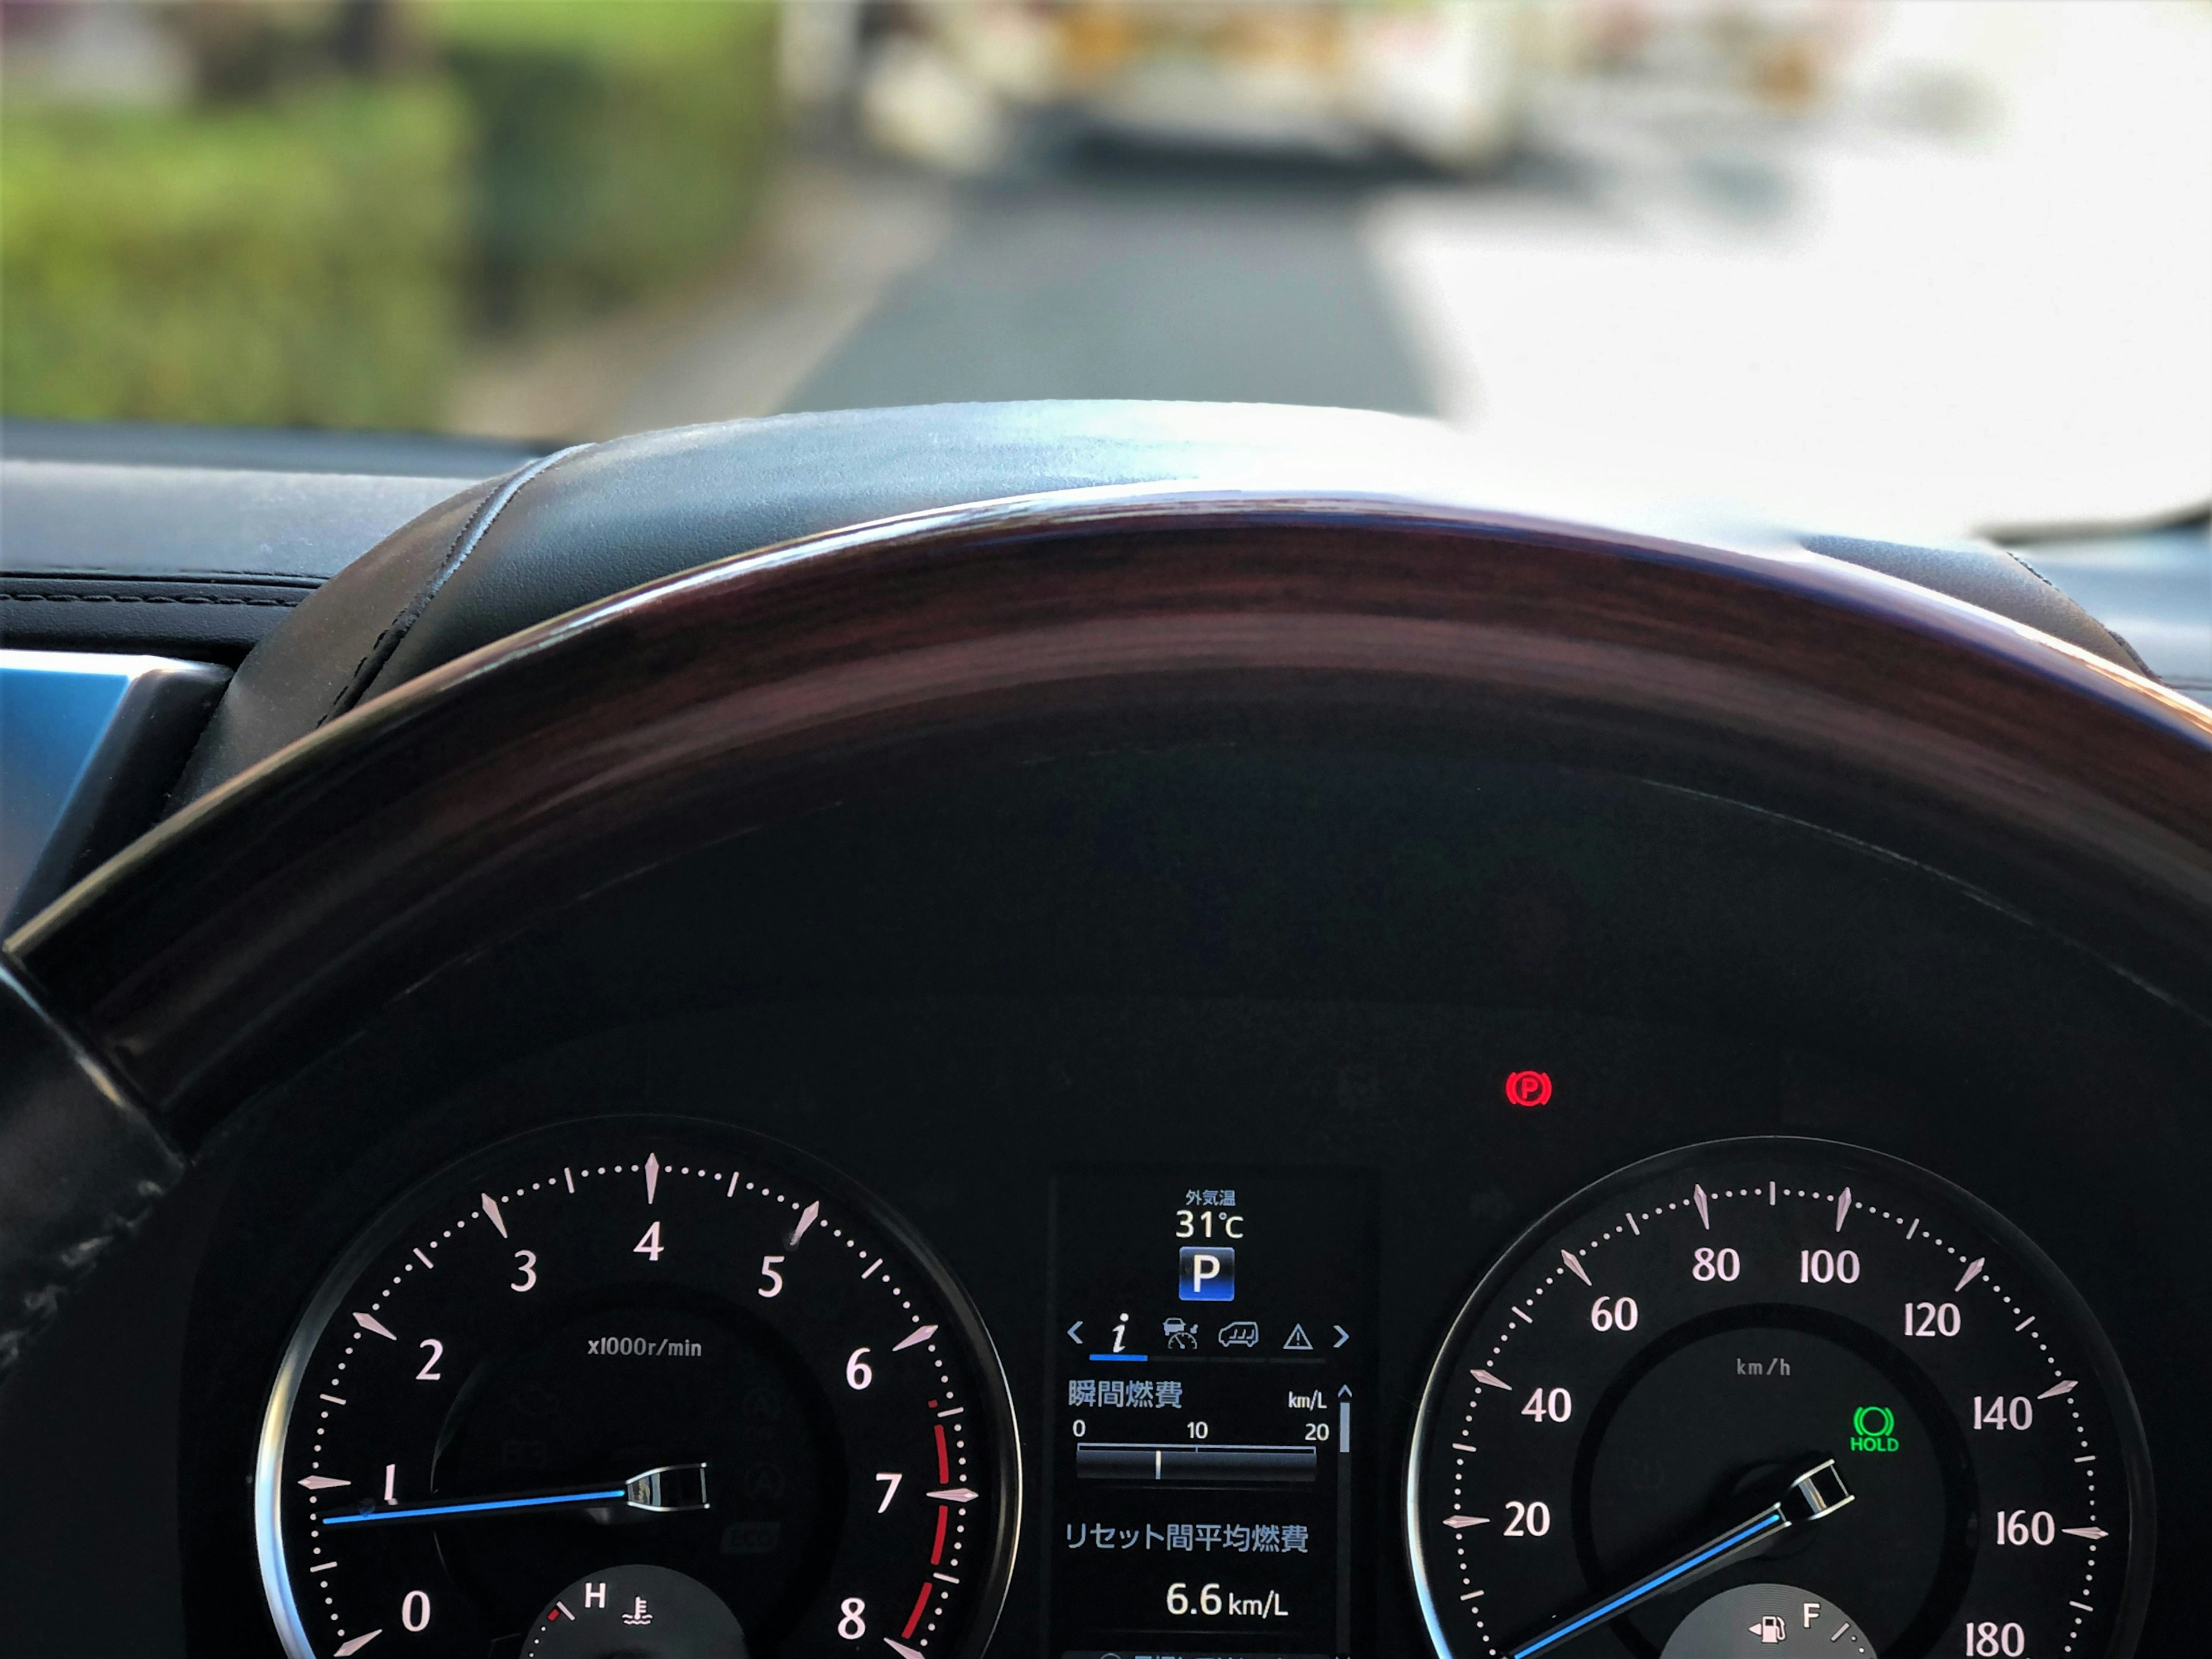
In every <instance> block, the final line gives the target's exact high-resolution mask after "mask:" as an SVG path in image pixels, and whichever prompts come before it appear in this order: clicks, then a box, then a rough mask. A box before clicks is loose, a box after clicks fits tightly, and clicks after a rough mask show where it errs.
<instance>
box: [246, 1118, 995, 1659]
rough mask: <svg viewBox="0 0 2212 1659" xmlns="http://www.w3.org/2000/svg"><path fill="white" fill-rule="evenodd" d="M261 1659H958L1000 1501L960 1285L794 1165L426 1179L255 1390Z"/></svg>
mask: <svg viewBox="0 0 2212 1659" xmlns="http://www.w3.org/2000/svg"><path fill="white" fill-rule="evenodd" d="M255 1503H256V1520H257V1535H258V1544H259V1548H260V1554H261V1566H262V1578H263V1583H264V1588H265V1589H266V1591H267V1593H268V1596H269V1601H270V1609H271V1612H272V1613H273V1614H274V1616H275V1619H276V1626H277V1629H278V1632H279V1634H280V1636H281V1637H282V1638H283V1643H284V1645H285V1649H286V1651H287V1652H288V1653H289V1654H290V1655H291V1656H292V1659H352V1656H354V1655H356V1654H360V1655H364V1656H367V1659H392V1656H403V1655H408V1654H418V1655H432V1654H435V1655H456V1656H466V1659H482V1656H483V1655H485V1654H487V1653H489V1652H500V1653H507V1652H520V1653H528V1654H533V1655H544V1656H553V1655H562V1656H574V1659H584V1656H592V1655H599V1654H614V1653H621V1652H630V1651H639V1652H645V1651H650V1652H653V1653H665V1654H670V1655H677V1654H682V1655H696V1656H698V1659H710V1656H711V1659H738V1656H742V1655H744V1654H745V1653H748V1652H750V1653H751V1654H755V1655H762V1654H787V1655H854V1654H870V1655H875V1656H878V1659H882V1656H886V1655H890V1654H896V1655H899V1656H903V1659H925V1656H935V1655H961V1656H965V1655H972V1654H974V1653H975V1652H977V1651H980V1650H981V1646H982V1644H983V1643H984V1642H985V1640H987V1638H988V1635H989V1633H990V1630H991V1628H992V1626H993V1624H994V1620H995V1619H996V1616H997V1613H998V1609H999V1607H1000V1602H1001V1601H1003V1599H1004V1596H1005V1591H1006V1578H1007V1575H1008V1573H1009V1571H1010V1568H1011V1558H1012V1548H1013V1538H1014V1534H1015V1530H1016V1527H1017V1523H1018V1511H1019V1472H1018V1464H1017V1454H1016V1451H1015V1448H1014V1440H1013V1434H1012V1407H1011V1405H1010V1402H1009V1401H1008V1398H1007V1394H1006V1383H1005V1380H1004V1377H1003V1376H1002V1374H1001V1373H1000V1369H999V1365H998V1362H997V1358H996V1357H995V1355H994V1353H993V1352H992V1350H991V1347H990V1345H989V1341H988V1340H987V1337H986V1336H985V1335H984V1334H983V1330H982V1328H981V1324H980V1323H979V1322H978V1321H977V1320H976V1318H975V1314H974V1312H973V1310H972V1309H971V1308H970V1307H969V1304H968V1302H967V1300H966V1298H965V1297H963V1295H962V1293H961V1292H960V1291H959V1290H958V1288H957V1286H956V1285H954V1284H953V1283H952V1281H951V1279H950V1278H949V1277H947V1276H946V1274H945V1273H944V1271H943V1270H942V1269H941V1268H940V1267H938V1266H937V1265H936V1264H935V1263H934V1262H933V1261H932V1260H931V1259H930V1258H929V1257H928V1256H927V1255H926V1254H925V1252H924V1251H923V1249H922V1248H921V1246H920V1245H919V1243H916V1242H915V1240H914V1239H912V1238H911V1237H908V1236H907V1235H906V1234H905V1233H904V1232H903V1231H902V1230H901V1229H900V1228H899V1227H898V1226H897V1225H896V1224H895V1223H894V1222H892V1221H891V1220H890V1218H887V1217H886V1216H884V1215H883V1214H882V1213H881V1212H878V1211H875V1210H874V1209H872V1207H870V1206H866V1204H865V1202H864V1201H863V1200H860V1198H858V1197H857V1196H856V1195H855V1194H852V1193H850V1192H849V1191H848V1190H847V1189H845V1188H843V1187H842V1185H841V1184H840V1183H837V1182H835V1181H833V1180H832V1179H831V1178H830V1177H829V1176H826V1175H825V1174H824V1173H823V1172H822V1171H820V1170H816V1169H814V1168H812V1167H811V1165H809V1164H806V1163H805V1161H804V1160H803V1159H801V1158H799V1155H797V1154H796V1153H793V1152H789V1151H788V1150H787V1149H783V1148H779V1147H775V1146H770V1145H769V1144H767V1143H764V1142H762V1141H760V1140H758V1139H755V1138H752V1137H750V1136H745V1135H742V1134H739V1133H737V1132H735V1131H732V1130H728V1129H725V1128H721V1127H716V1126H714V1125H711V1124H705V1123H699V1122H695V1121H686V1120H672V1119H642V1118H629V1119H603V1120H597V1121H586V1122H580V1123H574V1124H568V1125H563V1126H561V1127H556V1128H552V1129H549V1130H545V1131H543V1132H541V1133H536V1134H532V1135H529V1136H526V1137H525V1138H523V1139H518V1140H514V1141H510V1142H508V1143H507V1144H506V1145H504V1146H500V1147H497V1148H495V1149H493V1151H491V1152H489V1153H487V1154H485V1155H484V1156H483V1157H482V1158H477V1159H474V1160H472V1161H471V1162H470V1163H469V1164H465V1165H462V1166H460V1167H459V1168H458V1169H455V1170H449V1171H448V1172H447V1173H446V1174H445V1175H442V1176H438V1177H436V1178H435V1179H434V1180H432V1181H431V1182H428V1184H427V1185H426V1186H424V1187H423V1188H420V1189H418V1190H417V1191H416V1192H415V1193H414V1194H410V1196H409V1197H408V1198H406V1199H405V1200H402V1202H401V1203H400V1204H399V1205H398V1206H397V1207H396V1208H395V1209H394V1210H393V1211H392V1212H389V1213H388V1214H387V1215H386V1216H385V1217H384V1218H383V1219H382V1220H380V1222H379V1223H377V1224H376V1225H375V1226H374V1228H373V1229H372V1230H371V1231H370V1233H369V1235H368V1237H366V1238H365V1239H364V1240H363V1241H362V1243H360V1245H359V1246H357V1247H356V1249H355V1250H354V1251H353V1252H352V1253H351V1254H350V1255H349V1256H348V1258H347V1259H346V1260H345V1261H343V1262H342V1263H341V1264H340V1265H339V1266H338V1267H337V1269H336V1270H335V1271H334V1272H333V1273H331V1275H330V1277H329V1278H328V1279H326V1280H325V1283H324V1285H323V1287H322V1289H321V1290H320V1291H319V1293H318V1295H317V1297H316V1299H315V1301H314V1304H313V1306H312V1307H311V1308H310V1310H308V1313H307V1316H306V1317H305V1318H304V1319H303V1320H302V1322H301V1326H300V1328H299V1329H298V1331H297V1333H296V1334H295V1337H294V1339H293V1341H292V1344H291V1346H290V1349H289V1352H288V1354H287V1356H286V1358H285V1361H284V1364H283V1370H282V1372H281V1374H280V1376H279V1378H278V1381H277V1383H276V1388H275V1389H274V1391H273V1393H272V1395H271V1397H270V1402H269V1407H268V1412H267V1415H266V1419H265V1423H264V1433H263V1439H262V1449H261V1455H260V1461H259V1465H258V1470H257V1473H256V1480H255Z"/></svg>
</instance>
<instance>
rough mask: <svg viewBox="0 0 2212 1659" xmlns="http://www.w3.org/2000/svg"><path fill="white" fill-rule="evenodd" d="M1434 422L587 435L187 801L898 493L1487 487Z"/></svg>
mask: <svg viewBox="0 0 2212 1659" xmlns="http://www.w3.org/2000/svg"><path fill="white" fill-rule="evenodd" d="M1472 468H1473V463H1472V460H1471V455H1470V452H1469V451H1468V449H1466V448H1465V447H1463V446H1462V441H1461V440H1460V439H1459V438H1458V437H1457V436H1456V435H1454V434H1452V433H1451V432H1449V430H1448V429H1447V428H1443V427H1441V426H1438V425H1437V424H1436V423H1434V422H1427V421H1419V420H1413V419H1408V418H1407V417H1404V416H1392V415H1382V414H1375V413H1370V412H1368V411H1364V410H1338V409H1302V408H1290V407H1281V406H1274V405H1264V404H1195V403H1189V404H1177V403H1139V402H1103V401H1101V402H1077V401H1053V402H1031V403H1007V404H942V405H929V406H923V407H917V408H908V409H890V410H838V411H833V412H829V413H823V414H805V415H787V416H775V417H773V418H770V419H765V420H755V421H738V422H727V423H725V424H720V425H713V426H700V427H689V428H679V429H677V430H673V431H667V432H655V433H647V434H643V435H637V436H634V437H628V438H622V439H617V440H614V441H611V442H606V443H600V444H592V445H585V446H579V447H574V448H571V449H568V450H563V451H562V452H560V453H556V454H554V455H550V456H548V457H544V458H542V459H538V460H536V461H533V462H532V463H531V464H530V465H526V466H525V467H523V468H520V469H519V470H517V471H513V472H512V473H509V474H507V476H506V477H503V478H499V479H494V480H491V481H489V483H483V484H478V485H476V486H472V487H471V489H468V490H465V491H464V492H462V493H461V494H460V495H456V496H455V497H453V499H452V500H451V501H447V502H446V503H445V504H443V505H441V506H440V507H437V508H435V509H434V510H432V511H430V512H428V513H424V514H423V515H422V516H421V517H420V518H417V519H416V520H413V521H412V522H410V523H409V524H408V525H406V526H404V527H402V528H401V529H399V530H398V531H396V532H393V533H392V535H391V536H390V537H388V538H386V540H385V541H383V542H382V543H381V544H379V545H378V546H377V547H376V548H375V549H374V550H371V551H370V552H368V554H366V555H364V556H362V557H361V558H360V559H358V560H356V561H355V562H353V563H351V564H350V565H349V566H348V567H347V568H345V569H343V571H341V572H339V573H338V574H337V575H335V576H334V577H333V578H332V579H331V580H330V581H329V582H328V583H327V584H325V586H323V587H322V588H321V589H320V591H319V592H316V593H314V594H313V596H312V597H310V598H309V599H307V601H306V602H305V603H303V604H301V605H300V606H299V608H298V609H297V611H295V612H294V613H293V614H291V615H290V616H289V617H288V618H287V619H286V620H285V621H284V622H283V624H282V625H281V626H279V627H278V628H276V629H275V630H273V631H272V632H271V633H270V635H269V636H268V637H267V638H266V639H265V640H264V641H263V643H262V644H261V645H260V647H258V649H257V650H255V652H254V653H252V656H250V657H249V658H248V659H246V663H245V665H244V666H243V667H242V668H241V669H240V673H239V675H238V678H237V679H236V680H235V681H234V683H233V684H232V686H231V688H230V690H229V691H228V694H227V695H226V696H225V698H224V700H223V702H222V706H221V707H220V708H219V709H218V710H217V713H216V717H215V719H214V720H213V722H212V723H211V724H210V727H209V730H208V732H207V734H206V736H205V738H204V740H203V741H202V743H201V744H200V746H199V749H198V751H197V753H196V754H195V756H194V757H193V759H192V762H191V765H190V766H189V767H188V768H187V769H186V771H185V776H184V779H183V781H182V782H181V783H180V785H179V788H178V791H177V794H176V797H175V799H174V802H173V805H175V806H181V805H185V804H186V803H188V802H190V801H191V800H194V799H197V798H198V797H199V796H201V795H204V794H205V793H208V792H209V791H210V790H211V789H213V788H215V787H216V786H218V785H219V784H221V783H222V782H223V781H225V780H227V779H228V778H230V777H233V776H235V775H237V774H238V773H239V772H240V771H243V770H244V769H246V768H247V767H249V766H251V765H252V764H254V763H257V762H258V761H260V760H263V759H264V758H266V757H268V756H270V755H271V754H273V753H275V752H276V750H278V749H281V748H282V747H283V746H284V745H285V744H288V743H289V742H292V741H293V740H294V739H295V738H299V737H301V736H303V735H305V734H306V733H307V732H310V731H313V729H315V727H316V726H319V725H321V724H323V723H324V722H325V721H327V720H331V719H332V718H334V717H335V716H337V715H338V714H343V713H344V712H345V711H346V710H348V709H349V708H353V707H354V706H355V705H356V704H357V703H359V702H362V701H364V700H366V699H368V698H370V697H374V696H378V695H380V693H382V692H385V691H388V690H391V689H392V688H393V687H394V686H397V685H399V684H404V683H405V682H406V681H408V680H410V679H412V678H416V676H418V675H421V674H422V673H425V672H427V671H429V670H431V669H433V668H435V667H437V666H439V665H441V664H443V663H447V662H450V661H452V660H453V659H455V658H457V657H459V656H462V655H465V654H466V653H469V652H471V651H473V650H476V649H478V648H479V647H483V646H486V645H489V644H490V643H491V642H492V641H495V640H499V639H501V638H504V637H506V636H507V635H512V634H514V633H516V632H519V631H520V630H521V629H526V628H528V627H531V626H532V625H534V624H536V623H542V622H544V621H545V620H547V619H548V618H550V617H556V616H559V615H562V614H563V613H565V612H568V611H574V610H576V609H578V608H580V607H581V606H584V605H591V604H593V603H595V602H597V601H599V600H601V599H606V598H608V597H609V596H611V595H612V594H615V593H617V592H623V591H626V590H628V589H630V588H633V587H635V586H640V585H641V584H643V583H646V582H649V581H653V580H659V579H660V578H663V577H665V576H670V575H673V574H677V573H678V572H680V571H684V570H687V569H691V568H696V567H698V566H701V565H704V564H707V563H709V562H714V561H715V560H719V559H724V558H728V557H732V556H737V555H740V554H744V553H749V552H751V551H754V550H758V549H761V548H764V547H769V546H772V545H775V544H781V543H784V542H787V541H792V540H795V539H797V538H802V537H805V536H811V535H818V534H821V533H823V532H829V531H833V530H838V529H842V528H845V527H847V526H853V525H857V524H862V523H866V522H869V521H872V520H880V519H885V518H890V517H893V516H896V515H899V514H902V513H915V512H922V511H927V510H933V509H939V508H945V507H957V506H962V505H965V504H971V503H976V502H982V501H998V500H1003V499H1006V498H1010V497H1016V496H1031V495H1045V494H1050V493H1054V492H1061V491H1071V490H1080V489H1095V488H1099V487H1102V486H1109V485H1133V484H1145V483H1176V482H1184V483H1192V482H1204V483H1206V484H1208V485H1210V486H1218V487H1221V488H1225V489H1238V488H1241V489H1250V490H1253V491H1255V493H1259V494H1265V495H1285V494H1305V495H1327V494H1329V493H1332V492H1340V491H1358V490H1363V489H1364V490H1380V491H1383V492H1387V493H1390V494H1395V495H1407V496H1412V497H1415V498H1426V499H1432V500H1443V501H1462V502H1464V503H1466V504H1468V505H1471V506H1474V505H1483V504H1490V505H1495V503H1494V502H1493V503H1485V502H1484V501H1483V491H1482V489H1480V488H1478V482H1480V484H1482V485H1485V486H1494V485H1495V484H1496V483H1498V481H1495V480H1482V481H1478V480H1476V479H1475V478H1474V477H1471V476H1470V475H1471V472H1472ZM1801 545H1802V546H1804V547H1806V548H1808V549H1809V550H1812V551H1814V552H1816V553H1818V554H1820V555H1821V556H1826V557H1830V558H1834V559H1838V560H1839V561H1841V562H1845V563H1849V564H1855V565H1858V566H1860V567H1862V568H1868V569H1872V570H1877V571H1881V572H1882V573H1884V574H1892V575H1896V576H1899V577H1900V578H1901V579H1903V580H1909V581H1911V582H1914V583H1915V584H1917V585H1918V586H1923V587H1926V588H1929V589H1930V590H1932V591H1934V592H1942V593H1946V594H1948V595H1949V596H1951V597H1953V598H1955V599H1963V600H1965V601H1966V602H1967V603H1969V604H1972V605H1978V606H1979V607H1981V608H1983V609H1984V610H1988V611H1992V612H1994V613H1996V614H1997V615H2001V616H2004V617H2009V618H2010V619H2012V620H2014V621H2015V622H2020V623H2026V624H2027V625H2028V626H2030V627H2033V628H2035V629H2039V631H2041V632H2044V633H2046V634H2049V635H2052V636H2053V637H2056V638H2058V639H2062V640H2063V641H2066V642H2068V643H2069V644H2071V645H2074V646H2076V647H2080V648H2081V649H2082V650H2085V651H2088V652H2091V653H2094V654H2096V655H2098V656H2101V657H2104V658H2106V659H2108V660H2111V661H2112V662H2116V663H2118V664H2120V665H2122V666H2124V667H2127V668H2130V669H2132V670H2135V671H2138V672H2141V671H2142V663H2141V661H2140V660H2139V659H2137V658H2136V655H2135V653H2133V652H2132V651H2130V649H2129V648H2128V647H2127V646H2126V645H2125V644H2124V642H2123V641H2119V640H2118V639H2117V638H2116V637H2115V636H2114V635H2112V634H2111V633H2110V632H2108V631H2107V630H2106V629H2105V628H2104V627H2103V626H2102V625H2101V624H2100V623H2098V622H2097V621H2096V620H2095V619H2094V618H2093V617H2091V616H2090V615H2089V614H2088V613H2087V611H2083V610H2082V609H2081V607H2080V606H2079V605H2075V603H2074V602H2073V601H2072V600H2071V599H2068V598H2067V597H2066V596H2065V595H2064V594H2063V593H2061V592H2059V591H2058V590H2057V588H2055V587H2053V586H2051V585H2050V584H2049V583H2047V582H2045V581H2044V580H2042V579H2041V578H2039V577H2038V576H2037V575H2035V574H2034V573H2033V572H2032V571H2030V570H2029V569H2027V567H2026V566H2024V565H2022V564H2021V563H2020V562H2019V561H2018V560H2016V559H2014V558H2013V557H2012V556H2010V555H2008V554H2007V553H2005V552H2004V551H2002V550H2001V549H1997V548H1995V547H1991V546H1979V547H1975V546H1966V545H1961V546H1957V547H1949V548H1917V547H1904V546H1899V545H1898V544H1891V543H1885V542H1869V541H1862V540H1857V539H1853V538H1840V537H1829V538H1821V537H1808V538H1804V539H1803V540H1802V543H1801Z"/></svg>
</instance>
